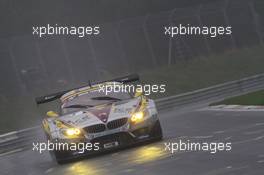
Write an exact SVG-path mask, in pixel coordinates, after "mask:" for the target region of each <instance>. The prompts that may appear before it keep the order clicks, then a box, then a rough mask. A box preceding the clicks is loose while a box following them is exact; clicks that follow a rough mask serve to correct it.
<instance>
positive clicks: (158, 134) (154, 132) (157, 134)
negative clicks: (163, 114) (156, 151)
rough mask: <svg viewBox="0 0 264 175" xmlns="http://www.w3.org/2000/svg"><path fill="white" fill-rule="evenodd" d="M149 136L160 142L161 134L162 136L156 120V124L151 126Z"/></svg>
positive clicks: (158, 122)
mask: <svg viewBox="0 0 264 175" xmlns="http://www.w3.org/2000/svg"><path fill="white" fill-rule="evenodd" d="M151 136H152V137H153V138H155V140H162V137H163V134H162V128H161V125H160V121H159V120H157V122H156V123H155V125H154V126H153V129H152V132H151Z"/></svg>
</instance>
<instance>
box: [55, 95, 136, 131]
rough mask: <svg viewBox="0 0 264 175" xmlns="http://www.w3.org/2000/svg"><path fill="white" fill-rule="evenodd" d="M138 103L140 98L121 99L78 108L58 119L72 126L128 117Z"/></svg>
mask: <svg viewBox="0 0 264 175" xmlns="http://www.w3.org/2000/svg"><path fill="white" fill-rule="evenodd" d="M139 103H140V98H134V99H130V100H123V101H118V102H114V103H111V104H106V105H101V106H96V107H93V108H89V109H86V110H80V111H78V112H74V113H71V114H67V115H64V116H60V117H59V118H58V119H59V120H60V121H62V122H64V123H67V124H69V125H72V126H74V127H79V128H83V127H86V126H90V125H94V124H100V123H102V124H103V123H107V122H109V121H112V120H116V119H120V118H124V117H130V115H131V112H133V111H134V110H135V109H136V108H137V107H138V106H139Z"/></svg>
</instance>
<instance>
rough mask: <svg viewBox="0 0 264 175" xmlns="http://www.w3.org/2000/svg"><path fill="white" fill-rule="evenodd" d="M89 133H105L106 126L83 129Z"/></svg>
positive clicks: (99, 125) (98, 125) (100, 125)
mask: <svg viewBox="0 0 264 175" xmlns="http://www.w3.org/2000/svg"><path fill="white" fill-rule="evenodd" d="M83 129H84V130H85V131H86V132H88V133H97V132H103V131H104V130H105V125H104V124H97V125H92V126H88V127H85V128H83Z"/></svg>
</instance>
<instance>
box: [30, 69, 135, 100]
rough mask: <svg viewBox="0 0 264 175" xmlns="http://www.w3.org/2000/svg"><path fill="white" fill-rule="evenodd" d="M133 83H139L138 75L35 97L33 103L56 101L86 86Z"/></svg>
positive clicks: (92, 83)
mask: <svg viewBox="0 0 264 175" xmlns="http://www.w3.org/2000/svg"><path fill="white" fill-rule="evenodd" d="M135 81H139V75H138V74H131V75H127V76H124V77H119V78H114V79H112V80H104V81H98V82H91V83H89V84H88V85H85V86H81V87H77V88H74V89H69V90H65V91H62V92H57V93H53V94H49V95H45V96H41V97H36V98H35V101H36V103H37V104H43V103H48V102H51V101H54V100H56V99H59V98H60V97H62V96H63V95H64V94H66V93H67V92H70V91H72V90H75V89H80V88H83V87H87V86H93V85H96V84H100V83H104V82H119V83H124V84H125V83H131V82H135Z"/></svg>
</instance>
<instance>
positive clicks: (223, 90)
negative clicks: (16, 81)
mask: <svg viewBox="0 0 264 175" xmlns="http://www.w3.org/2000/svg"><path fill="white" fill-rule="evenodd" d="M260 89H264V74H259V75H255V76H252V77H248V78H244V79H241V80H238V81H231V82H227V83H224V84H220V85H216V86H212V87H208V88H204V89H200V90H196V91H193V92H189V93H184V94H180V95H175V96H171V97H165V98H161V99H158V100H156V103H157V107H158V110H164V109H168V108H173V107H181V106H184V105H187V104H192V103H198V102H200V103H203V102H208V101H210V102H213V101H217V100H220V99H223V98H226V97H231V96H236V95H241V94H245V93H248V92H252V91H256V90H260ZM41 132H42V130H41V128H40V127H33V128H28V129H25V130H20V131H15V132H11V133H7V134H4V135H1V136H0V154H1V153H4V152H9V151H13V150H15V149H20V148H28V147H30V146H32V142H33V141H35V142H36V140H35V139H37V140H39V138H38V137H39V135H43V134H42V133H41ZM36 136H37V137H36Z"/></svg>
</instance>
